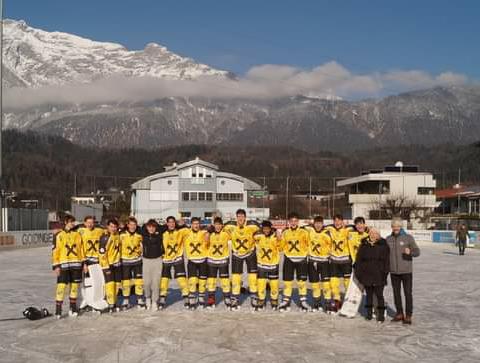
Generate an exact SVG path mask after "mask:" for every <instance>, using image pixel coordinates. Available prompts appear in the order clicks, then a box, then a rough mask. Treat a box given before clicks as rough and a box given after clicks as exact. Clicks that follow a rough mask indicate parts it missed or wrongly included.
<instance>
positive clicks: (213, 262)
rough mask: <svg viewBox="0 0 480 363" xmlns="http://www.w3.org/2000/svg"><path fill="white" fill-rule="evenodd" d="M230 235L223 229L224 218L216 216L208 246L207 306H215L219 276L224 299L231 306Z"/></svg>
mask: <svg viewBox="0 0 480 363" xmlns="http://www.w3.org/2000/svg"><path fill="white" fill-rule="evenodd" d="M229 241H230V235H229V234H228V233H226V232H225V231H223V221H222V218H220V217H216V218H215V219H214V220H213V231H212V232H211V233H210V236H209V243H208V245H209V247H208V256H207V264H208V280H207V290H208V300H207V306H208V307H214V306H215V293H216V290H217V277H218V278H219V279H220V285H221V287H222V292H223V300H224V302H225V305H226V306H227V308H229V307H230V304H231V300H230V276H229V271H228V269H229V261H230V249H229V245H228V242H229Z"/></svg>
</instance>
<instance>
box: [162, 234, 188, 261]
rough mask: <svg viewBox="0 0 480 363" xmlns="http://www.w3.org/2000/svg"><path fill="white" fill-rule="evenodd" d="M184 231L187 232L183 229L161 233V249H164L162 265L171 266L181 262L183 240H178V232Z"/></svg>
mask: <svg viewBox="0 0 480 363" xmlns="http://www.w3.org/2000/svg"><path fill="white" fill-rule="evenodd" d="M184 229H186V230H188V228H186V227H184V228H181V229H173V230H166V231H165V232H163V248H164V249H165V255H164V256H163V263H165V264H167V265H171V264H175V263H179V262H181V261H183V240H182V239H181V238H180V235H181V233H180V232H181V231H182V230H184Z"/></svg>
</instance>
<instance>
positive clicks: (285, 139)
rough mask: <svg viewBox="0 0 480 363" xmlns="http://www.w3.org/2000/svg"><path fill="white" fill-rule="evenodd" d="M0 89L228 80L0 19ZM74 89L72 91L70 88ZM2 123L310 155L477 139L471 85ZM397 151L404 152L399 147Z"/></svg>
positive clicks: (123, 109)
mask: <svg viewBox="0 0 480 363" xmlns="http://www.w3.org/2000/svg"><path fill="white" fill-rule="evenodd" d="M4 37H5V43H4V78H5V80H4V85H5V86H6V87H8V88H13V87H23V88H39V87H42V86H52V85H53V86H55V85H76V84H82V83H90V82H93V81H96V80H100V79H103V78H106V77H111V76H117V75H120V76H122V77H153V78H160V79H168V80H192V81H196V80H200V79H201V78H202V77H214V78H215V77H218V78H220V79H222V78H228V79H233V80H235V79H236V77H235V75H233V74H231V73H229V72H226V71H222V70H216V69H214V68H211V67H209V66H207V65H204V64H199V63H196V62H195V61H193V60H192V59H189V58H184V57H181V56H179V55H176V54H174V53H172V52H169V51H168V50H167V49H166V48H165V47H163V46H160V45H157V44H153V43H152V44H149V45H147V46H146V47H145V49H144V50H141V51H130V50H127V49H126V48H124V47H123V46H121V45H119V44H113V43H103V42H95V41H91V40H88V39H84V38H80V37H78V36H74V35H71V34H66V33H59V32H46V31H43V30H39V29H34V28H31V27H29V26H28V25H26V24H25V23H24V22H22V21H13V20H6V21H5V34H4ZM72 87H74V86H72ZM4 111H5V115H4V125H5V127H8V128H17V129H20V130H36V131H40V132H45V133H49V134H55V135H60V136H63V137H65V138H67V139H69V140H71V141H73V142H75V143H79V144H83V145H92V146H109V147H133V146H141V147H148V148H150V147H158V146H162V145H175V144H236V145H238V144H240V145H291V146H295V147H297V148H301V149H304V150H310V151H319V150H354V149H360V148H368V147H372V146H383V145H409V144H424V145H432V144H438V143H445V142H452V143H468V142H473V141H477V140H479V139H480V87H478V86H462V87H459V86H456V87H437V88H432V89H427V90H422V91H414V92H409V93H404V94H400V95H396V96H389V97H386V98H383V99H379V100H364V101H358V102H349V101H343V100H338V99H330V100H327V99H319V98H309V97H305V96H294V97H285V98H280V99H273V100H253V99H242V100H240V99H211V98H208V97H206V96H205V97H202V98H185V97H169V98H160V99H157V100H153V101H148V102H147V101H146V102H138V101H133V100H128V99H126V100H125V99H123V100H121V101H117V102H110V103H105V102H101V103H100V102H98V103H95V102H93V103H88V104H82V103H81V102H79V103H76V104H63V103H61V102H58V103H55V102H53V103H49V104H43V105H41V106H34V107H33V106H32V107H25V108H21V107H20V108H19V107H16V108H15V109H12V108H9V105H8V104H7V105H6V106H5V110H4ZM402 147H405V146H402Z"/></svg>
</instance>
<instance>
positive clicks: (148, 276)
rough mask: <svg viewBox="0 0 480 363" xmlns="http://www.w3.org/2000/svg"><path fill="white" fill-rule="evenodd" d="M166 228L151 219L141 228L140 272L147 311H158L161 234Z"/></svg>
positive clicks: (161, 252) (163, 250)
mask: <svg viewBox="0 0 480 363" xmlns="http://www.w3.org/2000/svg"><path fill="white" fill-rule="evenodd" d="M166 228H167V227H166V226H159V225H158V223H157V222H156V221H155V220H154V219H151V220H149V221H148V222H147V223H145V225H144V226H143V227H142V231H141V233H142V237H143V238H142V248H143V252H142V257H143V258H142V272H143V286H144V294H145V302H146V306H147V309H151V308H152V307H155V308H156V309H158V298H159V295H160V291H159V289H160V275H161V273H162V256H163V255H164V254H165V248H164V247H163V232H165V230H166Z"/></svg>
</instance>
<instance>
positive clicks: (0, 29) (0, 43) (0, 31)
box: [0, 0, 4, 232]
mask: <svg viewBox="0 0 480 363" xmlns="http://www.w3.org/2000/svg"><path fill="white" fill-rule="evenodd" d="M2 129H3V0H0V191H1V193H2V197H0V232H3V231H4V228H3V225H4V223H3V221H4V220H3V194H4V191H3V152H2V147H3V145H2V138H3V133H2Z"/></svg>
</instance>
